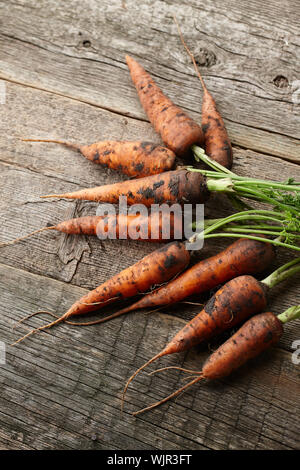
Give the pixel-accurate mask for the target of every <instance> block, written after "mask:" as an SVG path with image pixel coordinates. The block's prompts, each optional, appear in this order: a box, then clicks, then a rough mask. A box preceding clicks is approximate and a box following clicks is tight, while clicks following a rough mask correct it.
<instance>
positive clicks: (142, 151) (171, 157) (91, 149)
mask: <svg viewBox="0 0 300 470" xmlns="http://www.w3.org/2000/svg"><path fill="white" fill-rule="evenodd" d="M22 140H23V141H24V142H50V143H54V144H60V145H64V146H65V147H69V148H72V149H75V150H77V151H79V152H80V153H81V154H82V155H83V156H84V157H86V158H87V159H88V160H91V161H92V162H94V163H99V164H100V165H102V166H104V167H108V168H111V169H113V170H119V171H121V172H122V173H124V174H125V175H128V176H134V177H136V178H142V177H144V176H149V175H156V174H158V173H162V172H164V171H169V170H171V169H172V168H173V167H174V165H175V158H176V156H175V154H174V152H172V150H170V149H168V148H166V147H163V146H161V145H158V144H154V143H153V142H140V141H137V142H130V141H112V140H106V141H102V142H96V143H94V144H91V145H79V144H74V143H69V142H63V141H60V140H44V139H22Z"/></svg>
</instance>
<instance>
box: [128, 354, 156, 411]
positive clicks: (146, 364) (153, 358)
mask: <svg viewBox="0 0 300 470" xmlns="http://www.w3.org/2000/svg"><path fill="white" fill-rule="evenodd" d="M162 356H163V354H162V351H160V352H159V353H158V354H156V355H155V356H153V357H152V358H151V359H149V361H147V362H145V364H143V365H142V366H141V367H140V368H139V369H137V370H136V371H135V372H134V374H132V375H131V376H130V377H129V379H128V380H127V382H126V384H125V387H124V390H123V394H122V401H121V413H123V409H124V402H125V395H126V392H127V389H128V387H129V385H130V383H131V382H132V380H133V379H134V378H135V377H136V376H137V374H139V373H140V372H141V371H142V370H143V369H145V367H147V366H149V365H150V364H152V362H154V361H156V359H159V358H160V357H162Z"/></svg>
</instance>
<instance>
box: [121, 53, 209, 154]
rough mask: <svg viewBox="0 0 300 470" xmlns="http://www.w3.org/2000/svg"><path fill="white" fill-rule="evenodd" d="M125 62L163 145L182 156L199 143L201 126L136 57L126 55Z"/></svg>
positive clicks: (201, 139)
mask: <svg viewBox="0 0 300 470" xmlns="http://www.w3.org/2000/svg"><path fill="white" fill-rule="evenodd" d="M126 62H127V65H128V67H129V71H130V75H131V78H132V81H133V83H134V85H135V87H136V90H137V92H138V95H139V99H140V102H141V104H142V106H143V108H144V110H145V112H146V114H147V115H148V117H149V119H150V122H151V123H152V125H153V126H154V128H155V130H156V131H157V132H158V133H159V134H160V135H161V137H162V140H163V141H164V143H165V145H166V146H167V147H168V148H170V149H171V150H173V152H175V153H176V155H180V156H184V155H186V154H187V152H188V150H189V149H190V147H191V145H193V144H196V143H198V144H201V143H202V141H203V134H202V130H201V127H200V126H199V125H198V124H197V123H196V122H195V121H193V119H191V118H190V117H189V116H188V115H187V114H186V113H185V112H184V111H183V110H182V109H180V108H179V107H178V106H176V105H175V104H174V103H173V102H172V101H171V100H170V99H169V98H167V97H166V96H165V95H164V94H163V92H162V90H161V89H160V88H159V87H158V85H157V84H156V83H155V82H154V80H153V79H152V78H151V76H150V75H149V74H148V73H147V72H146V71H145V69H144V68H143V67H142V66H141V65H140V64H139V63H138V62H137V61H136V60H134V59H133V58H132V57H130V56H128V55H127V56H126Z"/></svg>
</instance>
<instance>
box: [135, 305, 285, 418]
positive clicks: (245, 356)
mask: <svg viewBox="0 0 300 470" xmlns="http://www.w3.org/2000/svg"><path fill="white" fill-rule="evenodd" d="M282 334H283V326H282V322H281V321H280V319H278V318H277V317H276V316H275V315H274V314H273V313H271V312H265V313H261V314H259V315H256V316H254V317H253V318H250V320H248V321H247V322H246V323H245V324H244V325H243V326H242V327H241V328H240V329H239V330H238V331H237V332H236V333H235V334H234V335H233V336H231V338H229V339H228V340H227V341H226V342H225V343H224V344H222V345H221V346H220V347H219V348H218V349H217V350H216V351H214V352H213V354H211V355H210V356H209V358H208V359H207V361H206V362H205V363H204V365H203V367H202V370H201V371H200V372H198V371H192V370H186V369H181V368H178V369H181V370H184V371H185V372H189V373H190V374H193V375H194V376H195V378H193V380H192V381H190V382H189V383H187V384H186V385H184V386H183V387H181V388H179V389H178V390H176V391H175V392H174V393H172V394H171V395H169V396H168V397H166V398H164V399H163V400H160V401H158V402H156V403H153V404H152V405H150V406H147V407H146V408H143V409H142V410H139V411H137V412H135V413H133V414H134V415H138V414H140V413H142V412H144V411H148V410H151V409H153V408H155V407H157V406H159V405H161V404H162V403H165V402H166V401H168V400H170V399H171V398H174V397H176V396H177V395H178V394H179V393H181V392H183V391H184V390H186V389H187V388H189V387H190V386H191V385H194V384H196V383H197V382H199V381H200V380H203V379H207V380H216V379H220V378H223V377H226V376H228V375H229V374H231V372H233V371H234V370H236V369H238V368H239V367H241V366H242V365H243V364H245V363H246V362H247V361H248V360H249V359H252V358H254V357H256V356H258V355H259V354H261V353H262V352H263V351H264V350H265V349H268V348H270V347H271V346H272V345H274V344H276V343H277V342H278V341H279V339H280V338H281V336H282ZM165 369H166V368H163V369H160V371H162V370H165ZM175 369H176V367H175Z"/></svg>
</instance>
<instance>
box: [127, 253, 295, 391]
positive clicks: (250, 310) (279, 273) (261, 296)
mask: <svg viewBox="0 0 300 470" xmlns="http://www.w3.org/2000/svg"><path fill="white" fill-rule="evenodd" d="M299 271H300V258H297V259H295V260H293V261H291V262H289V263H287V264H285V265H284V266H281V267H280V268H278V269H277V270H276V271H274V272H273V273H272V274H271V275H269V276H268V277H267V278H265V279H264V280H263V281H261V282H260V281H257V280H256V279H255V278H254V277H252V276H249V275H244V276H239V277H236V278H234V279H232V280H230V281H229V282H227V283H226V284H225V285H224V286H223V287H221V288H220V289H219V290H218V291H217V292H216V293H215V295H213V296H212V297H211V299H210V300H209V301H208V303H207V304H206V306H205V308H204V309H203V310H201V312H200V313H198V315H196V316H195V317H194V318H193V319H192V320H191V321H189V322H188V323H187V324H186V325H185V326H184V327H183V328H182V329H181V330H180V331H179V332H178V333H177V334H176V335H175V336H174V337H173V338H172V339H171V341H170V342H169V343H168V344H167V345H166V347H165V348H164V349H163V350H162V351H160V352H159V353H158V354H156V355H155V356H154V357H152V358H151V359H150V360H149V361H147V362H146V363H145V364H144V365H142V366H141V367H140V368H139V369H138V370H137V371H136V372H135V373H134V374H133V375H132V376H131V377H130V379H129V380H128V381H127V383H126V386H125V389H124V394H123V397H124V396H125V393H126V390H127V388H128V385H129V384H130V382H131V381H132V380H133V378H134V377H135V376H136V375H137V374H138V373H139V372H140V371H141V370H143V369H144V368H145V367H146V366H148V365H149V364H151V363H152V362H154V361H156V360H157V359H159V358H161V357H163V356H166V355H168V354H174V353H178V352H182V351H185V350H187V349H190V348H191V347H193V346H195V345H196V344H199V343H201V342H203V341H207V340H209V339H211V338H212V337H214V336H216V335H218V334H220V333H222V332H224V331H226V330H228V329H230V328H232V327H234V326H236V325H237V324H239V323H242V322H243V321H245V320H246V319H247V318H249V317H250V316H252V315H255V314H257V313H260V312H261V311H263V310H264V309H265V308H266V306H267V292H268V290H269V288H271V287H274V286H276V285H277V284H278V283H279V282H282V281H283V280H286V279H287V278H289V277H290V276H292V275H293V274H295V273H297V272H299Z"/></svg>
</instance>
